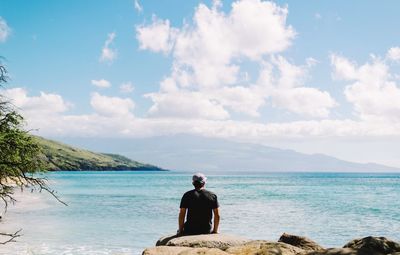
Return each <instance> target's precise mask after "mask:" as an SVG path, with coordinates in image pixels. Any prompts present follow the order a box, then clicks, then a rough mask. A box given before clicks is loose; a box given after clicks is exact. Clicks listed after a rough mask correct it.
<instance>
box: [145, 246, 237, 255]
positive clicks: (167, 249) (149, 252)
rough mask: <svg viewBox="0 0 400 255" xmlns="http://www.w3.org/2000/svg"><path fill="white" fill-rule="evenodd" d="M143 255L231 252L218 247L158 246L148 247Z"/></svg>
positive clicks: (211, 254) (219, 253) (225, 254)
mask: <svg viewBox="0 0 400 255" xmlns="http://www.w3.org/2000/svg"><path fill="white" fill-rule="evenodd" d="M142 255H229V253H226V252H224V251H222V250H220V249H216V248H190V247H177V246H157V247H153V248H147V249H146V250H144V251H143V253H142Z"/></svg>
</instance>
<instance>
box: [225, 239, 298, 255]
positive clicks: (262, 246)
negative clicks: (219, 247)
mask: <svg viewBox="0 0 400 255" xmlns="http://www.w3.org/2000/svg"><path fill="white" fill-rule="evenodd" d="M303 251H304V250H302V249H300V248H298V247H295V246H292V245H290V244H286V243H282V242H269V241H251V242H248V243H246V244H244V245H241V246H235V247H231V248H228V249H227V250H226V252H228V253H230V254H237V255H239V254H240V255H296V254H298V253H301V252H303Z"/></svg>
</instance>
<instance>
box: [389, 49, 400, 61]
mask: <svg viewBox="0 0 400 255" xmlns="http://www.w3.org/2000/svg"><path fill="white" fill-rule="evenodd" d="M386 57H387V58H389V59H390V60H393V61H400V47H392V48H390V49H389V51H388V53H387V54H386Z"/></svg>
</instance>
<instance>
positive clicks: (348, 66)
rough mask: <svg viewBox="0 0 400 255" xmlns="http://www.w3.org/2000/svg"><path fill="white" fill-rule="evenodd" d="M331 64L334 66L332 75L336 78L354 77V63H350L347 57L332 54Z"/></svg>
mask: <svg viewBox="0 0 400 255" xmlns="http://www.w3.org/2000/svg"><path fill="white" fill-rule="evenodd" d="M331 64H332V66H333V68H334V70H333V73H332V77H333V78H334V79H337V80H352V79H356V77H357V72H356V69H355V63H352V62H351V61H350V60H348V59H347V58H344V57H342V56H339V55H336V54H332V55H331Z"/></svg>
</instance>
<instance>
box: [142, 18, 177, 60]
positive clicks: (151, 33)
mask: <svg viewBox="0 0 400 255" xmlns="http://www.w3.org/2000/svg"><path fill="white" fill-rule="evenodd" d="M136 33H137V34H136V38H137V39H138V40H139V43H140V49H142V50H151V51H154V52H164V53H169V52H170V51H171V49H172V47H173V43H174V39H175V38H174V37H175V33H176V30H175V29H174V28H171V26H170V24H169V20H165V21H163V20H160V19H158V18H157V17H156V16H154V15H153V23H152V24H151V25H150V26H144V25H142V26H137V27H136Z"/></svg>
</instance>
